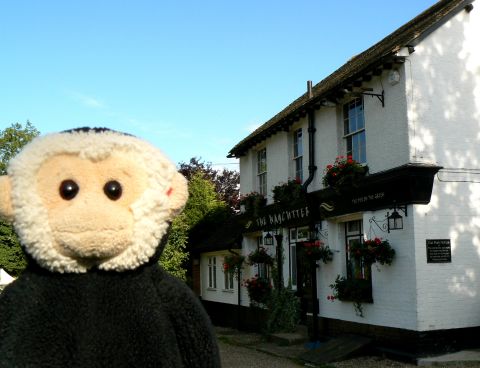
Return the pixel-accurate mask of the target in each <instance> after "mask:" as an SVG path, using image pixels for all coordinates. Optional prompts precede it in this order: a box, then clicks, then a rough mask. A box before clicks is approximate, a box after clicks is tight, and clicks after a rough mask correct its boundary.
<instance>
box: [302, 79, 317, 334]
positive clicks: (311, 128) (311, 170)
mask: <svg viewBox="0 0 480 368" xmlns="http://www.w3.org/2000/svg"><path fill="white" fill-rule="evenodd" d="M307 91H308V98H309V99H311V98H312V97H313V91H312V81H307ZM307 118H308V178H307V180H305V182H304V183H303V190H304V191H305V194H306V193H307V187H308V186H309V185H310V183H311V182H312V181H313V177H314V176H315V171H317V166H315V132H316V130H317V129H315V110H314V109H313V108H310V109H308V111H307ZM308 204H309V205H310V203H308ZM312 204H313V203H312ZM309 207H310V208H312V206H311V205H310V206H309ZM309 230H310V234H313V232H314V230H315V221H314V219H313V218H311V221H310V229H309ZM315 263H316V262H315ZM310 278H311V280H312V286H311V287H312V290H311V297H312V338H313V341H317V340H318V313H319V311H320V308H319V305H318V295H317V267H313V268H312V271H311V275H310Z"/></svg>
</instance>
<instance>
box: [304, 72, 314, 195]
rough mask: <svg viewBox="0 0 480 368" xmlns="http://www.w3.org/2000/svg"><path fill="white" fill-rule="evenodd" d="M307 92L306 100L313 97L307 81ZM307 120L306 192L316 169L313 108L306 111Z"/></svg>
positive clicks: (309, 83)
mask: <svg viewBox="0 0 480 368" xmlns="http://www.w3.org/2000/svg"><path fill="white" fill-rule="evenodd" d="M307 91H308V98H309V99H310V98H312V97H313V91H312V81H307ZM307 118H308V178H307V180H305V182H304V183H303V190H304V191H305V192H307V187H308V186H309V185H310V183H311V182H312V181H313V177H314V176H315V171H316V170H317V167H316V166H315V132H316V130H317V129H315V112H314V110H313V108H310V109H308V112H307Z"/></svg>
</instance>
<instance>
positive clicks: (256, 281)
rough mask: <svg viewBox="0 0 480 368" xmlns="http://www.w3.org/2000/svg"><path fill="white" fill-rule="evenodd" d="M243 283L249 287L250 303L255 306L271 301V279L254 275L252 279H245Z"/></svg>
mask: <svg viewBox="0 0 480 368" xmlns="http://www.w3.org/2000/svg"><path fill="white" fill-rule="evenodd" d="M243 285H244V286H245V288H246V289H247V292H248V297H249V298H250V303H251V304H252V305H253V306H256V305H263V304H265V303H267V302H268V301H269V298H270V295H271V293H272V284H271V282H270V280H269V279H266V278H264V277H259V276H254V277H252V278H250V279H247V280H244V281H243Z"/></svg>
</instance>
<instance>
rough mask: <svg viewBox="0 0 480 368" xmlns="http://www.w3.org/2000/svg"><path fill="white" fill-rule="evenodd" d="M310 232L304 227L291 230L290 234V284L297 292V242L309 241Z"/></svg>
mask: <svg viewBox="0 0 480 368" xmlns="http://www.w3.org/2000/svg"><path fill="white" fill-rule="evenodd" d="M308 232H309V228H308V226H302V227H292V228H290V230H289V234H288V235H289V236H288V242H289V245H290V247H289V248H290V249H289V252H290V254H289V256H290V270H289V271H290V282H291V284H292V289H294V290H297V242H300V241H305V240H308Z"/></svg>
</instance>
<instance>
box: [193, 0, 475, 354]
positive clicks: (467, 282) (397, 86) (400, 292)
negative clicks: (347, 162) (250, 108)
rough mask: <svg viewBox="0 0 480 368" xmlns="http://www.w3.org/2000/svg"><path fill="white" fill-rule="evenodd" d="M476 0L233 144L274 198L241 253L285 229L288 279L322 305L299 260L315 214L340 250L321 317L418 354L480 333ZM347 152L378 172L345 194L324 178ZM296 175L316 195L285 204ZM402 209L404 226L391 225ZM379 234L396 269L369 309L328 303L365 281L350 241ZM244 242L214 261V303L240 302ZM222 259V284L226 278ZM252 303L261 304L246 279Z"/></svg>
mask: <svg viewBox="0 0 480 368" xmlns="http://www.w3.org/2000/svg"><path fill="white" fill-rule="evenodd" d="M473 5H475V3H474V1H463V0H443V1H439V2H438V3H436V4H435V5H433V6H432V7H431V8H429V9H427V10H426V11H425V12H423V13H422V14H420V15H418V16H417V17H416V18H414V19H413V20H411V21H410V22H408V23H407V24H405V25H404V26H402V27H400V28H399V29H398V30H396V31H395V32H393V33H392V34H390V35H388V36H387V37H385V38H384V39H383V40H381V41H380V42H379V43H377V44H375V45H373V46H372V47H371V48H369V49H367V50H366V51H364V52H363V53H361V54H359V55H357V56H356V57H354V58H352V59H351V60H349V61H348V62H347V63H346V64H345V65H343V66H341V67H340V68H339V69H337V70H336V71H335V72H333V73H332V74H331V75H329V76H328V77H327V78H325V79H324V80H322V81H321V82H319V83H318V84H316V85H315V86H313V88H312V89H311V91H309V92H307V93H306V94H304V95H302V96H300V97H299V98H298V99H297V100H295V101H293V102H292V103H291V104H290V105H289V106H287V107H286V108H285V109H283V110H282V111H280V112H279V113H278V114H276V115H275V116H274V117H273V118H272V119H270V120H269V121H267V122H266V123H265V124H263V125H262V126H261V127H260V128H258V129H257V130H256V131H254V132H253V133H252V134H250V135H249V136H248V137H246V138H245V139H243V140H242V141H240V142H239V143H238V144H237V145H236V146H235V147H234V148H233V149H232V150H231V151H230V153H229V156H230V157H238V158H239V159H240V174H241V186H240V187H241V191H242V193H243V194H247V193H249V192H253V191H256V192H261V193H264V194H265V195H266V196H267V199H268V204H269V205H267V207H266V208H265V210H264V212H262V213H260V214H257V215H256V216H255V215H254V216H251V217H250V222H247V223H248V224H249V225H250V226H249V227H248V228H243V242H242V243H241V248H240V245H239V243H236V244H237V245H236V246H235V247H236V248H238V252H239V253H242V254H244V255H246V254H248V253H249V252H250V251H252V250H253V249H255V247H257V242H259V241H261V240H259V239H262V238H263V237H264V236H265V235H266V233H268V232H276V233H277V234H282V235H283V242H282V244H281V246H282V247H283V249H284V254H285V262H284V268H283V275H284V281H285V284H287V282H291V283H292V285H293V287H294V288H297V289H298V294H299V296H301V297H302V298H304V300H305V301H306V302H309V301H311V298H310V295H311V292H310V286H309V285H308V281H309V279H308V277H305V275H302V270H301V269H299V265H300V264H299V263H298V260H297V250H298V247H299V246H300V245H301V243H300V242H301V241H303V240H311V239H309V238H310V237H311V235H309V232H308V230H309V226H310V227H312V226H313V223H315V224H316V229H317V232H316V236H317V237H319V238H320V239H321V240H322V241H323V242H324V243H326V244H328V246H329V247H330V248H331V249H332V250H333V251H334V256H333V261H332V262H330V263H327V264H325V265H324V264H323V263H322V264H321V265H320V267H319V268H318V269H317V271H316V275H315V276H316V282H315V279H314V283H315V286H314V287H315V289H316V290H315V291H316V293H317V296H318V313H315V308H314V307H312V305H310V306H308V307H307V308H306V309H305V312H307V315H308V316H312V313H313V314H317V316H318V320H317V321H316V325H317V326H318V328H319V330H320V332H321V333H326V334H335V333H340V332H356V333H362V334H366V335H370V336H372V337H374V338H375V339H377V340H381V341H382V343H384V344H385V345H387V346H388V345H391V346H397V345H399V344H400V345H403V346H404V347H405V348H406V349H408V350H410V351H415V350H418V349H425V347H426V346H427V347H428V348H432V349H434V348H435V347H436V346H437V345H438V346H441V347H445V346H450V347H455V346H459V345H462V344H468V342H469V339H470V338H471V337H472V336H475V335H477V334H478V333H480V328H479V326H480V295H479V293H480V176H479V174H480V42H479V40H478V38H479V36H480V12H479V9H476V8H474V7H473ZM309 127H310V129H309ZM340 155H345V156H346V155H352V156H353V158H354V159H355V160H357V161H358V162H361V163H362V164H364V165H367V166H368V169H369V173H368V175H367V176H366V177H365V179H363V180H360V181H359V182H358V185H357V186H354V187H349V188H344V189H343V190H342V192H341V193H340V194H339V193H338V192H335V191H332V190H330V189H325V187H324V185H323V184H322V177H323V174H324V168H325V167H326V166H327V165H328V164H332V163H333V162H334V160H335V158H336V157H337V156H340ZM296 177H297V178H301V179H302V181H303V183H304V185H305V186H306V187H307V190H308V193H309V196H308V198H309V200H308V202H307V203H305V204H304V205H301V206H298V205H296V204H295V205H293V204H292V207H291V208H289V207H288V206H286V207H285V206H280V207H279V206H277V205H272V203H273V200H272V189H273V188H274V187H275V186H276V185H278V184H279V183H282V182H286V181H287V180H288V179H289V178H296ZM322 205H323V208H322V209H320V208H321V207H322ZM295 206H297V207H295ZM394 210H396V212H398V213H399V214H400V215H401V216H402V219H403V229H400V230H391V231H390V232H388V230H387V228H386V223H387V222H386V221H387V215H389V214H392V212H393V211H394ZM288 211H290V212H288ZM292 211H293V212H292ZM287 215H288V216H287ZM288 217H290V219H288ZM243 224H245V222H243ZM373 237H380V238H383V239H388V240H389V242H390V244H391V245H392V247H393V248H394V249H395V252H396V255H395V258H394V261H393V263H392V264H391V265H390V266H382V265H378V266H375V265H374V266H372V268H371V278H370V280H371V302H365V303H362V308H363V316H359V315H358V313H356V312H355V309H354V308H353V307H352V302H348V301H339V300H335V301H334V302H331V301H330V300H329V299H328V296H329V295H332V289H331V288H330V286H329V285H330V284H332V283H333V282H334V281H335V279H336V277H337V275H340V276H344V277H352V275H351V274H349V272H348V267H349V266H348V265H349V263H348V262H349V261H348V260H349V256H348V251H347V246H346V244H348V243H351V242H352V241H353V240H359V241H361V240H362V239H371V238H373ZM232 246H233V243H228V242H225V244H224V246H223V250H221V251H219V250H218V248H217V249H216V250H214V251H213V252H210V253H202V255H201V257H200V270H201V274H202V276H201V277H202V278H201V296H202V299H203V300H204V301H205V303H206V306H207V309H210V310H220V309H221V308H222V307H226V305H227V304H229V305H230V307H231V306H234V305H235V304H238V301H239V298H238V286H239V285H238V283H237V282H235V283H234V285H233V288H232V289H229V288H227V287H225V284H223V281H222V280H223V271H222V267H221V264H222V262H223V261H222V259H223V258H222V257H223V256H224V255H225V254H227V253H228V248H232ZM275 246H276V245H274V246H273V247H270V251H271V252H272V254H274V252H275ZM220 248H222V247H220ZM267 248H268V247H267ZM222 252H223V253H222ZM214 259H216V262H218V263H217V265H216V267H217V268H216V272H217V274H216V277H217V282H218V283H222V286H218V284H217V286H216V287H212V262H213V260H214ZM209 272H210V273H209ZM244 272H245V275H243V276H242V278H247V277H250V276H252V275H253V274H255V273H256V272H257V271H256V270H250V269H249V268H248V267H246V268H245V270H244ZM305 282H306V284H305ZM309 298H310V299H309ZM310 303H311V302H310ZM213 304H215V306H213ZM240 304H241V305H243V306H248V304H249V301H248V295H247V294H246V292H245V289H244V288H241V292H240ZM307 304H308V303H307ZM313 305H315V303H313ZM230 313H234V309H231V311H230ZM214 319H215V318H214ZM314 321H315V319H314ZM310 322H311V319H310ZM423 351H425V350H423Z"/></svg>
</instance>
